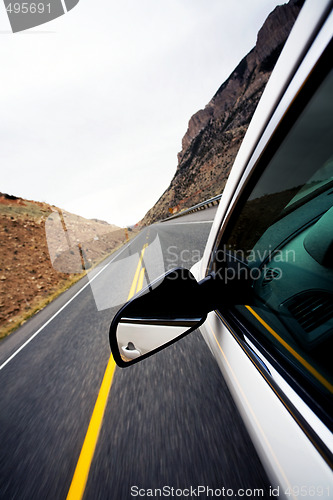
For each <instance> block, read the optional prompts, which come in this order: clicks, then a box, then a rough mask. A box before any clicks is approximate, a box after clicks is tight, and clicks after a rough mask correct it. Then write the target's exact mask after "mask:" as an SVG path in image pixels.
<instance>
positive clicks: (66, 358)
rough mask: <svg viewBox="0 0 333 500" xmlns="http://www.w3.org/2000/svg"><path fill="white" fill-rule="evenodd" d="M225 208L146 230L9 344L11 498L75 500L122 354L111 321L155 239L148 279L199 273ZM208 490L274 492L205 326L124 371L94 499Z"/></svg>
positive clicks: (0, 468) (98, 460) (6, 438)
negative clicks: (111, 335) (88, 440)
mask: <svg viewBox="0 0 333 500" xmlns="http://www.w3.org/2000/svg"><path fill="white" fill-rule="evenodd" d="M214 213H215V209H208V210H205V211H202V212H199V213H196V214H191V215H188V216H185V217H182V218H179V219H174V220H173V221H170V222H168V223H162V224H156V225H153V226H151V227H150V228H148V229H147V230H145V231H143V232H141V233H140V234H139V235H138V236H137V237H136V238H135V239H134V240H132V241H131V243H130V244H129V245H127V246H126V247H125V248H123V249H122V250H121V251H120V252H118V253H117V254H115V255H113V256H112V257H111V258H109V259H107V260H106V261H105V262H104V263H103V265H102V266H100V267H99V268H96V269H95V270H94V271H93V272H92V273H91V274H90V279H89V280H88V279H87V278H84V279H83V280H81V281H80V282H79V283H77V284H76V285H74V286H73V287H72V288H71V289H70V290H68V291H67V292H66V293H64V294H63V295H61V296H60V297H58V299H56V300H55V301H54V302H53V303H52V304H50V305H49V306H48V307H47V308H45V309H44V310H43V311H41V312H40V313H38V314H37V315H36V316H35V317H33V318H32V319H31V320H30V321H29V322H27V323H26V324H25V325H24V326H23V327H21V328H20V329H19V330H18V331H17V332H16V333H14V334H12V335H11V336H10V337H9V338H8V339H5V340H4V341H2V342H1V343H0V368H1V369H0V405H1V407H0V499H1V500H2V499H4V500H12V499H18V500H23V499H27V500H33V499H38V500H39V499H48V500H52V499H65V498H66V496H67V493H68V490H69V487H70V484H71V481H72V477H73V474H74V471H75V468H76V464H77V461H78V458H79V455H80V451H81V448H82V444H83V442H84V439H85V436H86V432H87V429H88V426H89V422H90V418H91V415H92V412H93V408H94V405H95V401H96V398H97V395H98V393H99V390H100V386H101V382H102V379H103V375H104V371H105V368H106V365H107V363H108V360H109V357H110V348H109V343H108V330H109V325H110V322H111V320H112V318H113V316H114V314H115V313H116V311H117V310H118V308H119V306H120V305H121V304H122V303H124V302H125V301H126V300H127V296H128V293H129V290H130V287H131V283H132V280H133V275H134V273H135V269H136V266H137V263H138V259H139V253H140V251H141V249H142V247H143V245H144V244H145V243H148V244H149V246H148V248H147V251H146V253H145V265H146V268H147V275H146V278H145V280H147V279H149V280H151V279H153V278H154V277H156V276H157V275H158V274H159V273H160V271H161V270H162V271H163V270H167V269H169V268H171V267H175V266H177V265H182V266H184V267H188V268H190V267H191V265H192V264H193V263H195V261H197V260H198V259H199V258H200V255H201V254H202V252H203V249H204V246H205V242H206V239H207V237H208V234H209V230H210V226H211V220H212V218H213V215H214ZM148 249H150V250H148ZM34 335H35V336H34ZM199 485H204V486H206V487H209V488H212V489H216V488H220V489H222V488H223V487H224V488H229V489H233V490H234V491H235V492H236V491H237V490H238V489H239V488H244V489H255V488H263V489H264V490H265V492H266V493H265V496H264V497H265V498H266V497H267V498H268V487H269V482H268V479H267V477H266V475H265V473H264V471H263V468H262V466H261V464H260V462H259V459H258V457H257V454H256V452H255V450H254V448H253V446H252V443H251V441H250V438H249V437H248V434H247V431H246V430H245V428H244V425H243V423H242V420H241V418H240V416H239V414H238V411H237V409H236V408H235V405H234V403H233V401H232V399H231V397H230V395H229V392H228V389H227V387H226V385H225V383H224V380H223V377H222V375H221V374H220V371H219V369H218V367H217V364H216V362H215V360H214V358H213V357H212V355H211V353H210V351H209V349H208V347H207V346H206V344H205V342H204V341H203V339H202V337H201V335H200V333H199V332H198V331H196V332H194V333H192V334H190V335H189V336H187V337H185V338H184V339H182V340H181V341H179V342H177V343H176V344H174V345H172V346H171V347H169V348H167V349H166V350H164V351H162V352H160V353H158V354H156V355H155V356H152V357H150V358H148V359H146V360H144V361H142V362H141V363H138V364H136V365H134V366H131V367H128V368H126V369H120V368H116V370H115V373H114V377H113V382H112V387H111V391H110V394H109V398H108V403H107V406H106V410H105V414H104V419H103V423H102V428H101V432H100V436H99V439H98V442H97V447H96V450H95V453H94V457H93V460H92V463H91V467H90V472H89V476H88V481H87V484H86V488H85V493H84V498H85V499H91V500H95V499H103V500H104V499H115V500H122V499H130V498H134V496H131V492H132V493H133V494H135V493H136V492H138V488H141V489H145V490H148V489H154V488H163V487H167V488H169V490H165V491H169V492H170V496H171V492H172V490H171V488H175V489H176V488H183V489H184V488H191V487H192V488H197V487H198V486H199ZM131 487H132V490H131ZM142 492H143V491H141V493H142ZM146 493H147V494H148V496H149V491H146ZM194 496H195V495H194ZM205 497H206V495H205V494H203V495H200V498H205ZM141 498H142V496H141ZM210 498H211V496H210Z"/></svg>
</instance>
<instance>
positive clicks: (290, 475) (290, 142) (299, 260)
mask: <svg viewBox="0 0 333 500" xmlns="http://www.w3.org/2000/svg"><path fill="white" fill-rule="evenodd" d="M332 5H333V2H332V1H329V0H308V1H307V2H306V3H305V5H304V7H303V9H302V10H301V12H300V15H299V17H298V19H297V21H296V23H295V26H294V28H293V30H292V32H291V34H290V37H289V39H288V40H287V43H286V45H285V47H284V49H283V51H282V54H281V56H280V58H279V60H278V62H277V65H276V67H275V69H274V71H273V73H272V75H271V78H270V80H269V82H268V84H267V87H266V89H265V92H264V94H263V96H262V98H261V101H260V103H259V105H258V108H257V110H256V112H255V114H254V117H253V119H252V121H251V124H250V126H249V129H248V131H247V134H246V136H245V138H244V141H243V143H242V146H241V148H240V150H239V153H238V155H237V158H236V160H235V163H234V166H233V168H232V171H231V174H230V176H229V180H228V183H227V185H226V188H225V190H224V192H223V196H222V199H221V202H220V205H219V208H218V211H217V214H216V217H215V220H214V223H213V226H212V229H211V233H210V236H209V238H208V242H207V245H206V249H205V252H204V255H203V258H202V260H201V261H200V262H199V263H198V264H196V265H195V266H194V268H192V270H191V271H192V274H191V273H190V272H189V271H187V270H183V269H177V270H174V271H171V272H169V273H167V274H166V275H165V276H163V277H162V278H160V279H159V280H158V281H156V282H155V283H153V284H151V285H150V287H149V288H147V289H146V290H144V291H143V292H142V293H141V294H140V295H139V297H135V298H134V299H132V300H131V301H130V302H128V303H127V304H126V305H125V306H124V307H123V308H122V309H121V310H120V311H119V312H118V313H117V315H116V317H115V318H114V320H113V322H112V325H111V329H110V343H111V349H112V353H113V356H114V358H115V360H116V362H117V363H118V364H119V365H120V366H127V365H129V364H132V363H135V362H138V361H139V360H141V359H144V358H145V357H147V356H149V355H151V354H153V353H154V352H156V351H157V350H160V349H161V348H163V347H165V346H167V345H169V344H171V343H172V342H175V341H176V340H177V339H178V338H181V337H183V336H184V335H186V334H187V333H189V332H191V331H193V330H194V329H195V328H197V327H198V326H199V327H200V330H201V332H202V335H203V337H204V338H205V340H206V342H207V344H208V345H209V347H210V349H211V351H212V352H213V354H214V356H215V358H216V360H217V363H218V364H219V366H220V369H221V371H222V373H223V375H224V377H225V379H226V381H227V383H228V386H229V388H230V390H231V393H232V395H233V397H234V399H235V401H236V404H237V406H238V408H239V410H240V412H241V414H242V417H243V419H244V422H245V424H246V426H247V428H248V430H249V432H250V435H251V437H252V439H253V442H254V444H255V446H256V448H257V451H258V453H259V455H260V457H261V460H262V462H263V464H264V466H265V468H266V470H267V472H268V475H269V477H270V480H271V482H272V486H273V487H274V488H276V489H275V490H272V491H273V492H275V496H277V493H278V494H279V495H280V496H282V497H283V496H285V497H287V498H333V474H332V463H333V458H332V457H333V435H332V392H333V362H332V347H333V70H332V63H333V42H332V33H333V12H332ZM192 275H194V276H195V278H196V280H194V279H193V276H192ZM170 296H172V297H173V298H174V300H173V302H174V304H176V305H175V306H174V307H173V310H172V311H171V310H170V305H169V303H168V301H167V300H166V298H167V297H170ZM177 297H178V299H177ZM128 332H130V333H128ZM133 332H134V333H133ZM140 332H144V333H143V334H142V333H140ZM147 332H149V335H148V334H147ZM161 332H162V333H161ZM133 335H134V336H133ZM133 338H135V342H133V341H132V340H131V339H133ZM140 339H141V340H140ZM273 496H274V494H273Z"/></svg>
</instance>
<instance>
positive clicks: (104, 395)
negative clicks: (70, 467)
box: [66, 243, 148, 500]
mask: <svg viewBox="0 0 333 500" xmlns="http://www.w3.org/2000/svg"><path fill="white" fill-rule="evenodd" d="M147 246H148V244H147V243H146V244H145V245H144V246H143V248H142V250H141V254H140V258H139V264H138V266H137V269H136V272H135V275H134V279H133V283H132V286H131V289H130V293H129V296H128V299H127V300H130V299H131V298H132V296H133V295H134V293H135V290H136V291H137V292H138V291H140V290H141V288H142V285H143V279H144V271H145V268H144V267H142V261H143V254H144V253H145V250H146V248H147ZM115 368H116V364H115V362H114V359H113V357H112V355H111V356H110V358H109V361H108V364H107V367H106V370H105V373H104V377H103V381H102V385H101V387H100V390H99V393H98V397H97V400H96V403H95V407H94V411H93V414H92V416H91V419H90V423H89V427H88V430H87V434H86V437H85V439H84V442H83V446H82V449H81V453H80V456H79V460H78V462H77V464H76V468H75V472H74V476H73V479H72V482H71V485H70V488H69V491H68V494H67V499H66V500H81V499H82V497H83V494H84V490H85V487H86V484H87V480H88V476H89V471H90V467H91V462H92V459H93V457H94V453H95V449H96V444H97V440H98V436H99V433H100V430H101V427H102V422H103V417H104V413H105V408H106V404H107V401H108V397H109V393H110V389H111V384H112V379H113V374H114V371H115Z"/></svg>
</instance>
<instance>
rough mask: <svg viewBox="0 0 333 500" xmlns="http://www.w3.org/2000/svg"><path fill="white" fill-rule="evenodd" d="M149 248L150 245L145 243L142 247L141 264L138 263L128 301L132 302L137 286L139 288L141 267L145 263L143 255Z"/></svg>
mask: <svg viewBox="0 0 333 500" xmlns="http://www.w3.org/2000/svg"><path fill="white" fill-rule="evenodd" d="M147 246H148V244H147V243H145V244H144V245H143V247H142V250H141V254H140V258H139V263H138V266H137V268H136V271H135V274H134V278H133V282H132V286H131V289H130V292H129V294H128V297H127V300H130V299H131V298H132V297H133V295H134V294H135V291H136V286H137V282H138V278H139V274H140V271H141V266H142V261H143V255H144V253H145V250H146V248H147ZM137 291H138V290H137Z"/></svg>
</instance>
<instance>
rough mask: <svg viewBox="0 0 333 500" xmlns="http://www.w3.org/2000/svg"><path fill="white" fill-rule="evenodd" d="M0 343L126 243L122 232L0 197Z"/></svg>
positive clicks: (46, 206) (51, 208)
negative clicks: (86, 272) (87, 271)
mask: <svg viewBox="0 0 333 500" xmlns="http://www.w3.org/2000/svg"><path fill="white" fill-rule="evenodd" d="M0 234H1V237H0V245H1V261H0V338H1V337H4V336H5V335H7V334H8V333H10V331H12V330H13V329H15V328H16V327H17V326H18V325H20V324H22V322H24V321H25V320H26V319H27V318H28V317H29V316H31V315H32V314H33V313H34V312H36V311H37V310H39V309H41V308H42V307H43V306H45V305H46V304H47V303H48V302H50V301H51V300H52V299H53V298H54V297H55V296H56V295H58V294H59V293H60V292H61V291H63V290H65V289H66V288H68V287H69V286H70V285H72V284H73V283H74V282H75V281H77V280H78V279H80V278H81V277H82V276H83V275H84V273H85V270H86V269H88V268H90V267H91V266H93V265H94V264H96V263H97V262H99V261H101V260H103V259H104V258H105V257H106V256H107V255H109V254H110V253H112V251H114V250H115V249H116V248H117V247H118V246H119V245H120V244H122V243H123V242H124V241H125V240H126V239H127V238H128V233H127V232H126V230H124V229H121V228H119V227H117V226H114V225H112V224H108V223H106V222H104V221H98V220H89V219H85V218H83V217H79V216H78V215H73V214H70V213H69V212H66V211H64V210H61V209H59V208H57V207H55V206H51V205H49V204H47V203H41V202H36V201H29V200H24V199H22V198H18V197H16V196H12V195H8V194H4V193H0Z"/></svg>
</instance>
